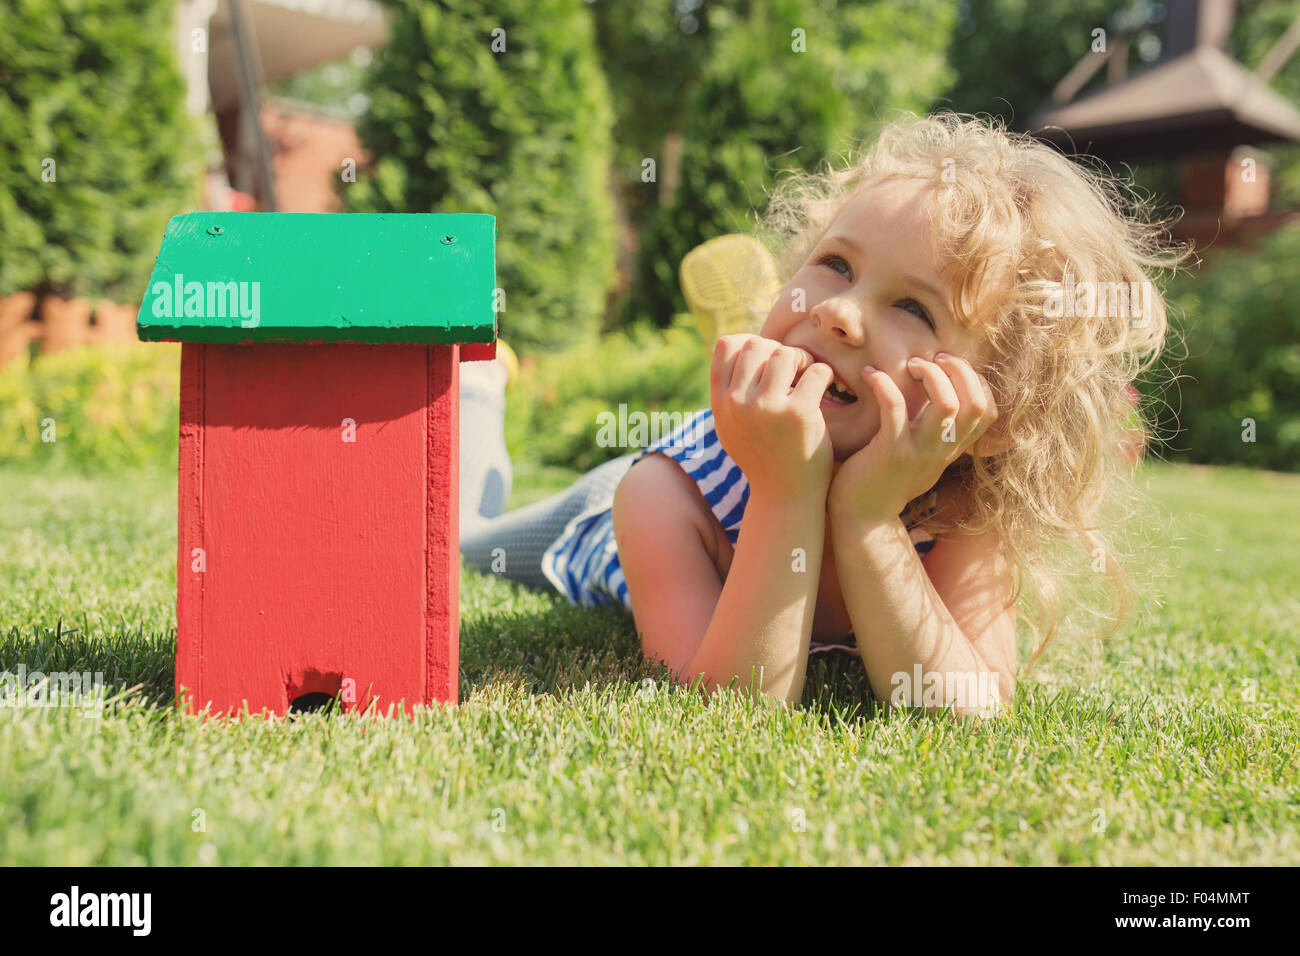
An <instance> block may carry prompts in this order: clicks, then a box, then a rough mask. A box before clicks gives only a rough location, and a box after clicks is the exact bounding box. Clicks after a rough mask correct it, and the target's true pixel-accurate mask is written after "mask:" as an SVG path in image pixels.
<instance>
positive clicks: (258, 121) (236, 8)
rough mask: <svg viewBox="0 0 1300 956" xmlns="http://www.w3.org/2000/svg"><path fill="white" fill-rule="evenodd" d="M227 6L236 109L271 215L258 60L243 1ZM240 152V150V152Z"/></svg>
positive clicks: (271, 178)
mask: <svg viewBox="0 0 1300 956" xmlns="http://www.w3.org/2000/svg"><path fill="white" fill-rule="evenodd" d="M227 2H228V3H229V4H230V29H231V32H232V33H233V34H234V40H235V66H236V68H237V72H238V73H239V109H240V111H241V112H242V113H243V114H244V117H245V120H246V121H247V122H248V123H250V124H251V125H252V131H253V140H254V142H255V143H256V145H257V158H258V165H259V167H260V168H261V171H262V182H263V184H264V186H265V188H266V195H265V196H264V197H263V198H264V200H265V202H266V206H267V209H268V210H269V211H270V212H275V178H274V176H273V174H272V172H271V146H270V144H269V143H268V142H267V141H266V134H265V133H264V132H263V130H262V109H261V101H260V97H259V95H258V89H259V88H260V86H261V76H262V71H261V61H260V60H259V59H258V58H257V49H256V47H255V46H254V43H253V28H252V24H251V22H246V21H245V19H244V17H245V10H244V0H227ZM241 152H242V149H241Z"/></svg>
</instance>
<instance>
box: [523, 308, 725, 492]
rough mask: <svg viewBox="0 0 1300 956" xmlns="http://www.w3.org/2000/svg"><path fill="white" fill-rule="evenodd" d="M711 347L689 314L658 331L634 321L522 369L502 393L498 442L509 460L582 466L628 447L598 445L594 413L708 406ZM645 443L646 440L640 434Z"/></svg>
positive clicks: (686, 410) (615, 416)
mask: <svg viewBox="0 0 1300 956" xmlns="http://www.w3.org/2000/svg"><path fill="white" fill-rule="evenodd" d="M711 356H712V346H711V345H706V344H705V343H704V341H703V340H702V339H701V338H700V332H699V328H698V326H697V324H696V320H695V318H694V317H693V316H690V315H687V314H682V315H678V316H676V319H675V321H674V323H673V324H672V326H670V327H669V328H667V329H664V330H660V329H657V328H651V327H650V326H648V325H645V324H642V325H635V326H632V327H630V328H629V329H627V330H625V331H619V332H613V333H609V334H607V335H605V336H603V337H602V338H600V339H599V340H596V341H593V342H589V343H584V344H581V345H578V346H575V347H574V348H571V349H568V350H566V351H564V352H562V353H559V354H555V355H549V356H546V357H545V358H543V359H542V360H541V361H540V362H539V363H538V364H536V365H535V366H532V367H530V368H527V367H526V369H525V371H524V373H523V374H521V375H520V376H519V378H518V379H517V381H516V383H515V385H514V387H513V388H512V389H511V390H510V391H509V392H508V393H507V398H508V407H507V410H506V445H507V447H508V448H509V450H510V457H511V459H512V460H514V461H516V462H522V461H529V462H532V463H535V464H540V465H560V466H565V467H570V468H576V469H578V470H580V471H588V470H590V469H592V468H595V467H596V466H597V465H600V464H602V463H604V462H606V461H609V460H610V459H613V458H618V457H619V456H621V455H625V454H627V453H629V452H632V451H635V450H636V448H632V447H627V448H620V447H609V448H605V447H601V446H599V445H598V444H597V438H598V436H599V434H600V431H601V426H600V421H599V420H598V416H599V415H600V414H601V413H603V412H608V413H610V415H612V416H613V419H614V420H615V421H617V419H618V417H619V404H620V403H622V404H625V405H626V406H627V408H626V414H627V415H628V416H630V415H632V414H633V413H634V412H644V413H646V414H647V415H652V414H653V413H654V412H667V413H669V414H672V413H678V412H680V413H681V415H682V416H685V415H688V414H690V413H691V412H693V411H696V410H697V409H699V408H702V407H706V406H707V405H708V404H709V364H710V360H711ZM647 443H648V439H647Z"/></svg>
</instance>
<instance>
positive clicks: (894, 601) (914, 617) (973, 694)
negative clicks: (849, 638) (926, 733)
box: [830, 517, 1001, 714]
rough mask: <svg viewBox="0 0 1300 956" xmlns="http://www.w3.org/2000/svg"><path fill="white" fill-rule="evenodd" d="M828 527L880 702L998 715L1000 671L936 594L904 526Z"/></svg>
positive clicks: (860, 645) (862, 652)
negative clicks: (992, 667) (984, 656)
mask: <svg viewBox="0 0 1300 956" xmlns="http://www.w3.org/2000/svg"><path fill="white" fill-rule="evenodd" d="M831 520H832V523H831V545H830V546H831V547H832V548H833V549H834V550H833V553H834V555H835V566H836V568H838V569H839V578H840V587H841V588H842V589H843V594H844V603H845V605H846V607H847V608H848V612H849V619H850V620H851V621H852V622H853V628H854V635H855V637H856V640H857V645H858V653H859V655H860V656H861V658H862V663H863V666H864V667H865V668H866V670H867V677H868V680H869V681H870V683H871V690H872V692H873V693H874V694H875V695H876V697H877V699H879V700H882V701H890V700H891V699H892V702H894V703H903V704H906V705H914V706H927V707H930V706H937V707H940V708H942V707H945V706H947V705H948V704H952V705H953V710H954V711H955V712H957V713H963V714H964V713H982V714H988V713H990V712H996V710H997V709H998V708H999V707H1000V701H1001V698H1000V695H999V693H998V687H997V676H998V675H997V672H996V671H993V670H992V669H991V668H990V667H989V666H988V665H987V664H986V663H985V661H984V660H983V659H982V658H981V657H980V655H979V654H978V653H977V652H976V650H975V648H974V647H973V646H972V645H971V642H970V640H969V639H968V638H967V637H966V635H965V634H964V633H962V630H961V628H960V627H959V626H958V624H957V622H956V621H955V620H954V619H953V617H952V614H950V613H949V611H948V608H947V606H946V605H945V604H944V602H943V599H942V598H941V597H940V596H939V594H938V592H937V591H935V589H934V586H933V585H932V584H931V583H930V579H929V576H928V575H927V574H926V573H925V567H924V566H923V565H922V564H921V559H920V557H918V555H917V553H916V549H915V547H913V545H912V540H911V538H910V537H909V535H908V533H907V529H906V528H905V527H904V526H903V522H902V521H901V520H899V519H891V520H887V521H880V522H871V523H866V524H859V523H855V522H852V521H849V520H838V519H836V518H834V517H832V519H831Z"/></svg>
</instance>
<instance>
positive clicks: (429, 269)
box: [137, 212, 496, 344]
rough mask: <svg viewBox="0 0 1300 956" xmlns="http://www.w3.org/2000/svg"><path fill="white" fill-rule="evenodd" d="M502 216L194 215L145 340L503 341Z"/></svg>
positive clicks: (178, 220) (171, 245)
mask: <svg viewBox="0 0 1300 956" xmlns="http://www.w3.org/2000/svg"><path fill="white" fill-rule="evenodd" d="M495 287H496V217H494V216H489V215H485V214H481V213H297V212H194V213H189V214H187V215H184V216H175V217H173V218H172V220H171V221H170V222H169V223H167V231H166V232H165V233H164V234H163V241H162V249H161V250H160V251H159V253H158V259H157V260H156V262H155V263H154V268H153V275H152V276H150V278H149V287H148V288H147V289H146V290H145V296H144V302H143V304H142V305H141V307H140V316H139V319H138V320H137V332H138V334H139V336H140V338H141V339H143V340H145V341H161V340H169V341H175V340H180V341H184V342H228V343H230V342H234V343H238V342H304V341H315V340H319V341H323V342H422V343H435V344H450V343H453V342H492V341H494V340H495V338H496V314H495V312H494V311H493V308H492V306H493V291H494V289H495Z"/></svg>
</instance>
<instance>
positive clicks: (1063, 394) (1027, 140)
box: [755, 111, 1191, 667]
mask: <svg viewBox="0 0 1300 956" xmlns="http://www.w3.org/2000/svg"><path fill="white" fill-rule="evenodd" d="M825 165H826V170H825V171H824V172H817V173H807V172H803V171H800V170H793V171H789V173H788V178H786V179H784V180H781V181H779V182H778V183H777V185H776V186H775V188H774V189H773V190H772V192H771V195H770V198H769V205H768V209H767V212H766V213H765V214H764V215H763V216H761V217H759V220H758V225H757V229H756V230H755V232H756V235H757V236H758V237H759V238H760V240H762V241H763V242H764V243H765V244H766V245H767V246H768V247H769V248H770V249H772V251H773V252H774V254H775V257H776V259H777V264H778V269H779V271H780V274H781V280H782V283H783V284H788V282H789V281H790V279H791V277H792V276H793V275H794V273H795V272H797V271H798V269H799V268H800V267H801V266H802V265H803V263H804V261H805V260H806V259H807V257H808V255H809V254H810V253H811V252H812V250H813V249H814V248H815V247H816V245H817V244H818V243H819V242H820V241H821V239H822V237H823V236H824V235H825V233H826V230H827V228H828V227H829V226H830V224H831V222H832V221H833V220H834V218H835V216H836V215H837V214H838V213H839V211H840V210H841V209H842V208H843V207H844V206H845V205H846V204H847V203H848V202H849V201H851V200H852V199H853V198H854V197H856V196H857V195H858V194H859V193H860V191H861V190H863V189H865V188H867V187H869V186H872V185H875V184H876V183H879V182H881V181H884V180H889V179H895V178H902V179H907V180H919V181H921V182H922V183H925V184H928V185H930V186H932V187H933V188H932V189H930V190H927V193H928V196H929V204H930V217H931V225H932V231H933V237H934V242H935V252H936V258H937V261H939V262H941V263H952V264H953V268H954V269H955V271H956V275H957V276H958V277H959V278H958V281H957V282H956V283H955V285H956V294H955V301H954V302H952V303H950V306H951V309H952V312H953V314H954V315H955V316H956V317H957V318H958V321H959V322H961V323H962V324H963V325H965V326H967V327H968V328H970V329H972V330H977V331H979V332H982V333H983V334H984V335H985V336H986V341H987V353H988V356H989V358H988V361H987V362H986V363H985V364H984V365H983V366H980V367H977V369H976V370H977V371H979V372H980V373H981V374H983V375H984V377H985V378H986V379H987V380H988V382H989V385H990V387H991V388H992V389H993V393H994V395H995V397H996V400H997V403H998V408H999V412H1000V414H999V418H998V420H997V422H996V423H995V424H994V426H993V428H992V429H991V431H990V434H991V435H992V436H994V437H995V438H1000V439H1002V441H1003V443H1004V444H1005V449H1004V450H1003V451H1000V452H999V453H997V454H994V455H991V456H987V457H980V458H975V459H971V458H970V457H967V456H963V457H962V458H960V459H959V460H958V461H957V462H954V463H953V465H951V466H950V467H949V469H948V470H947V471H946V472H945V473H944V477H943V478H942V479H941V482H940V483H941V484H943V485H953V484H955V485H957V487H958V488H959V489H960V490H961V491H962V492H964V495H963V497H964V498H965V500H966V501H968V502H969V509H968V511H967V513H966V514H964V515H962V516H961V517H959V518H958V519H957V520H951V519H949V520H947V521H938V520H933V519H932V520H930V521H928V522H926V523H925V524H924V525H923V527H925V529H926V530H928V531H929V532H930V533H932V534H939V533H942V532H943V531H946V530H949V529H951V528H961V529H963V530H966V531H969V532H972V533H979V532H983V531H986V530H989V529H993V530H994V532H995V533H996V535H997V536H998V539H999V541H1000V543H1001V544H1002V546H1003V548H1004V553H1006V555H1007V556H1008V558H1009V559H1010V560H1011V562H1012V564H1013V566H1014V567H1015V570H1016V575H1015V578H1016V581H1015V590H1014V593H1013V594H1012V596H1011V599H1010V601H1011V603H1016V602H1019V601H1020V600H1021V598H1022V595H1025V596H1028V597H1030V598H1031V599H1032V603H1033V604H1034V605H1035V607H1034V610H1035V611H1036V613H1035V614H1032V615H1028V616H1026V621H1027V623H1028V624H1029V627H1030V629H1031V630H1033V632H1034V635H1035V637H1036V638H1037V639H1038V640H1037V647H1036V649H1035V650H1034V651H1033V653H1032V655H1031V656H1030V658H1029V665H1030V666H1031V667H1032V665H1033V663H1034V661H1035V659H1036V658H1037V657H1038V656H1039V655H1040V654H1041V653H1042V651H1043V650H1044V649H1045V648H1046V646H1047V644H1048V642H1049V641H1050V640H1051V638H1052V636H1053V634H1054V633H1056V631H1057V629H1058V626H1059V624H1060V622H1061V619H1062V609H1063V605H1064V602H1065V600H1066V599H1067V598H1068V597H1069V596H1070V595H1071V593H1072V584H1078V583H1079V579H1080V578H1082V577H1084V575H1081V574H1079V573H1077V572H1076V571H1075V570H1072V569H1071V568H1070V567H1069V557H1070V556H1069V554H1068V553H1067V552H1069V551H1071V550H1072V551H1073V558H1074V559H1075V560H1076V561H1077V560H1078V559H1079V558H1080V557H1083V558H1084V559H1085V560H1086V561H1087V563H1088V564H1089V565H1090V566H1091V567H1092V569H1093V570H1095V571H1100V572H1102V574H1103V576H1104V577H1103V580H1104V581H1105V584H1106V586H1105V588H1104V589H1103V590H1104V591H1105V592H1106V593H1107V594H1108V596H1109V598H1110V600H1109V604H1110V608H1109V609H1108V610H1109V611H1110V612H1112V613H1103V614H1102V615H1100V616H1101V617H1103V618H1104V620H1105V622H1106V623H1105V625H1104V626H1103V627H1102V628H1101V629H1100V631H1097V632H1094V636H1097V637H1102V638H1104V637H1108V636H1110V635H1111V634H1113V633H1114V632H1115V631H1116V630H1117V629H1118V628H1119V627H1120V626H1121V625H1122V624H1123V622H1124V621H1125V620H1126V619H1127V618H1128V617H1129V615H1130V613H1131V611H1132V608H1133V586H1132V581H1131V579H1130V576H1129V574H1128V573H1126V570H1125V568H1124V564H1125V560H1124V557H1125V555H1124V551H1125V549H1124V548H1123V547H1121V542H1122V540H1123V538H1124V534H1123V529H1122V518H1123V517H1127V516H1128V515H1131V514H1132V513H1133V511H1134V509H1133V507H1132V505H1134V504H1136V503H1137V502H1138V499H1139V498H1140V495H1139V494H1138V493H1137V491H1136V489H1135V487H1134V486H1133V483H1132V477H1131V473H1132V467H1131V464H1130V463H1128V462H1125V461H1124V460H1123V455H1122V454H1121V450H1122V448H1123V445H1124V440H1125V438H1126V436H1131V435H1132V434H1133V431H1132V428H1133V419H1134V416H1135V414H1136V413H1135V408H1134V404H1133V400H1132V392H1131V391H1130V388H1129V386H1130V383H1132V382H1133V381H1134V380H1135V379H1136V378H1138V376H1139V375H1141V374H1142V373H1144V372H1146V371H1147V370H1148V369H1149V368H1151V366H1153V365H1154V363H1155V362H1156V361H1157V359H1158V358H1159V356H1160V353H1161V351H1162V348H1163V347H1164V343H1165V337H1166V333H1167V331H1168V322H1167V317H1166V306H1165V303H1164V299H1163V296H1162V295H1161V294H1160V292H1159V291H1158V290H1156V288H1155V285H1154V283H1152V282H1151V281H1150V278H1149V275H1148V272H1149V271H1151V272H1154V270H1176V269H1177V267H1178V266H1179V265H1180V264H1181V263H1182V261H1183V260H1184V259H1185V258H1186V257H1187V256H1188V255H1190V254H1191V249H1190V247H1188V248H1182V247H1179V246H1177V245H1176V244H1173V243H1172V242H1167V241H1166V237H1167V228H1166V226H1167V222H1165V221H1157V222H1152V221H1149V219H1148V218H1147V217H1146V216H1144V215H1143V214H1142V213H1143V211H1144V209H1145V206H1146V203H1144V202H1143V200H1142V199H1141V198H1140V197H1138V196H1137V195H1136V193H1135V191H1134V190H1133V189H1132V187H1131V186H1130V185H1129V184H1128V183H1126V182H1121V181H1117V180H1115V179H1113V178H1112V177H1111V176H1110V175H1109V174H1108V173H1107V172H1101V171H1098V170H1095V169H1092V168H1089V167H1087V166H1084V165H1081V164H1080V163H1078V162H1076V161H1074V160H1072V159H1071V158H1067V157H1066V156H1064V155H1062V154H1061V153H1059V152H1057V151H1056V150H1055V149H1053V148H1052V147H1050V146H1047V145H1045V144H1043V143H1041V142H1039V141H1038V140H1036V139H1034V138H1032V137H1030V136H1027V135H1024V134H1018V133H1013V132H1008V131H1007V130H1006V128H1005V125H1004V124H1003V123H1002V122H1001V121H1000V120H997V119H986V118H980V117H975V116H969V115H965V114H957V113H952V112H947V111H944V112H939V113H935V114H932V115H930V116H928V117H916V116H912V115H910V114H909V115H907V116H905V117H904V118H902V119H900V120H897V121H895V122H892V123H889V124H887V125H886V126H885V127H884V128H883V130H882V131H881V132H880V133H879V135H878V136H877V138H876V139H875V141H874V143H873V144H872V145H871V146H870V147H869V148H868V149H866V150H865V151H863V150H860V149H851V150H850V151H849V154H848V159H847V163H846V164H845V165H843V166H842V167H840V168H833V166H832V164H831V163H830V162H829V161H828V162H827V163H826V164H825ZM1070 283H1073V286H1071V285H1070ZM1119 284H1123V285H1122V286H1120V285H1119ZM1076 289H1079V290H1088V289H1091V290H1092V293H1091V294H1092V296H1093V298H1092V299H1091V300H1089V299H1087V297H1086V296H1085V297H1084V298H1082V299H1080V303H1079V304H1082V305H1088V303H1089V301H1091V302H1092V303H1093V307H1092V308H1082V309H1076V308H1074V307H1073V306H1074V305H1075V303H1074V302H1073V300H1070V301H1065V300H1067V299H1068V298H1069V297H1070V296H1071V295H1072V294H1073V293H1074V292H1075V290H1076ZM1098 289H1100V290H1104V291H1106V292H1107V293H1109V298H1108V299H1107V301H1108V303H1109V304H1110V305H1112V306H1113V305H1114V304H1115V303H1116V302H1117V301H1118V303H1119V306H1120V308H1119V309H1118V310H1116V309H1114V308H1108V309H1102V310H1101V312H1102V313H1103V314H1096V313H1097V311H1098V310H1097V309H1096V308H1095V302H1096V293H1097V290H1098ZM1117 291H1118V292H1120V293H1127V292H1131V293H1132V295H1131V296H1125V297H1124V298H1119V299H1116V298H1115V293H1116V292H1117ZM1143 292H1145V295H1143V294H1142V293H1143ZM1080 294H1081V295H1082V293H1080ZM1135 300H1137V301H1135ZM1116 311H1118V312H1120V313H1122V314H1118V315H1117V314H1115V312H1116ZM755 331H757V330H755ZM1113 510H1117V511H1118V513H1119V514H1120V516H1121V520H1113V521H1105V520H1103V517H1104V515H1108V514H1109V513H1110V512H1112V511H1113ZM1071 542H1073V543H1074V544H1077V545H1080V546H1081V547H1082V555H1081V554H1080V552H1079V551H1078V549H1071V548H1068V547H1067V548H1064V549H1063V548H1062V547H1061V545H1062V544H1063V543H1064V544H1066V545H1069V544H1070V543H1071ZM1026 591H1027V594H1026ZM1035 618H1037V623H1036V622H1035V620H1034V619H1035ZM1040 628H1041V630H1040Z"/></svg>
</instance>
